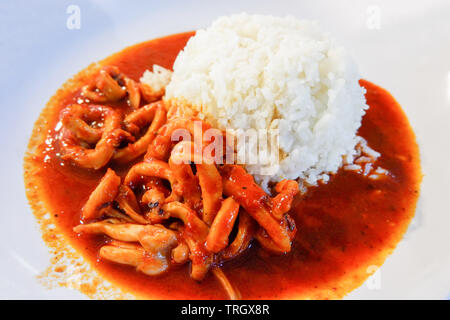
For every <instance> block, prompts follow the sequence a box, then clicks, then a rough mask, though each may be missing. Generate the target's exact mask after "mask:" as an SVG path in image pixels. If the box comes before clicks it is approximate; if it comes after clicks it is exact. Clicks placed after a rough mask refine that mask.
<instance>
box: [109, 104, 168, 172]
mask: <svg viewBox="0 0 450 320" xmlns="http://www.w3.org/2000/svg"><path fill="white" fill-rule="evenodd" d="M165 122H166V110H165V108H164V105H163V103H162V102H161V101H160V102H156V103H152V104H149V105H146V106H143V107H142V108H140V109H137V110H136V111H134V112H132V113H131V114H129V115H128V116H126V117H125V120H124V123H125V126H126V128H127V129H128V130H129V131H140V128H142V127H144V126H148V129H147V131H146V133H145V134H144V135H143V136H142V137H141V138H140V139H139V140H137V141H136V142H134V143H132V144H128V145H127V146H126V147H125V148H122V149H118V150H117V151H116V153H115V155H114V156H113V159H114V161H116V162H118V163H127V162H130V161H132V160H134V159H136V158H138V157H139V156H141V155H143V154H144V153H145V152H146V151H147V147H148V145H149V144H150V143H151V141H152V140H153V139H154V137H155V136H156V133H157V131H158V129H159V128H160V127H161V126H162V125H163V124H164V123H165Z"/></svg>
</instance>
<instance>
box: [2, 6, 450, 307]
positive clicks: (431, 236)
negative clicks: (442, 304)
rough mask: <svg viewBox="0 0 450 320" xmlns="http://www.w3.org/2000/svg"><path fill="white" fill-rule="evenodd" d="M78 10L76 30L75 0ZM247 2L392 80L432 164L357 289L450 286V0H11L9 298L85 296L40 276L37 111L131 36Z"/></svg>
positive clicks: (194, 21) (383, 293)
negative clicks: (34, 145) (315, 29)
mask: <svg viewBox="0 0 450 320" xmlns="http://www.w3.org/2000/svg"><path fill="white" fill-rule="evenodd" d="M70 5H76V6H78V8H79V9H80V13H81V24H80V29H69V28H68V27H67V19H68V17H69V16H70V14H68V13H67V9H68V7H69V6H70ZM241 11H246V12H249V13H263V14H273V15H281V16H284V15H286V14H290V15H293V16H295V17H298V18H301V19H314V20H318V21H319V22H320V23H321V25H322V26H323V28H324V29H325V30H329V31H332V33H333V34H334V36H335V37H336V38H337V39H338V40H339V42H341V43H342V44H344V45H345V46H346V47H347V48H348V50H349V51H350V52H351V53H352V54H353V56H354V57H355V59H356V61H357V62H358V64H359V66H360V71H361V75H362V77H364V78H366V79H368V80H370V81H373V82H375V83H376V84H379V85H381V86H383V87H385V88H387V89H388V90H389V91H390V92H391V93H392V94H393V95H394V96H395V97H396V99H397V100H398V101H399V102H400V104H401V105H402V106H403V108H404V109H405V111H406V113H407V115H408V117H409V120H410V122H411V123H412V125H413V127H414V130H415V132H416V135H417V138H418V141H419V144H420V150H421V156H422V167H423V172H424V174H425V177H424V180H423V184H422V193H421V197H420V201H419V205H418V209H417V213H416V218H415V219H414V221H413V223H412V225H411V226H410V228H409V231H408V233H407V234H406V236H405V238H404V240H403V241H402V242H401V243H400V244H399V246H398V247H397V249H396V250H395V252H394V254H393V255H392V256H390V257H389V258H388V260H387V261H386V263H385V264H384V265H383V267H382V268H381V269H380V270H379V272H378V274H377V275H376V278H375V279H373V278H372V279H371V280H369V281H368V282H366V283H365V284H364V285H363V286H362V287H361V288H359V289H357V290H355V291H354V292H352V293H351V294H350V295H349V296H348V298H350V299H355V298H357V299H361V298H368V299H382V298H386V299H392V298H394V299H396V298H439V299H445V298H448V297H449V294H450V275H449V270H450V254H449V253H450V248H449V244H450V231H449V230H448V227H449V225H450V224H449V222H450V212H449V205H448V204H449V202H448V201H449V199H450V166H449V160H448V159H449V158H450V157H449V156H450V151H449V147H450V142H449V141H450V140H449V139H450V123H449V121H450V60H449V57H450V45H449V43H448V39H449V36H450V19H448V18H449V17H450V3H449V2H448V1H446V0H441V1H426V2H425V1H411V0H404V1H384V0H383V1H382V0H377V1H373V0H370V1H367V0H346V1H344V0H342V1H332V0H329V1H317V0H315V1H283V0H278V1H266V0H257V1H245V0H237V1H234V0H227V1H220V2H219V1H195V0H189V1H187V0H183V1H145V2H144V1H134V2H132V1H127V2H124V1H106V0H92V1H75V0H73V1H39V2H38V1H28V0H27V1H25V0H22V1H2V2H1V3H0V58H1V62H0V75H1V77H0V90H1V93H2V94H1V97H2V98H1V102H2V104H1V119H0V121H1V126H0V135H1V140H0V141H1V146H2V148H1V157H0V170H1V177H2V183H1V192H0V197H1V201H0V203H1V224H0V298H4V299H9V298H43V299H46V298H48V299H53V298H62V299H64V298H84V296H83V295H82V294H80V293H79V292H77V291H73V290H70V289H62V288H61V289H53V290H48V289H45V288H44V287H43V286H41V285H40V284H39V283H38V281H37V280H36V275H37V274H38V273H39V272H41V271H43V270H44V269H45V268H46V267H47V266H48V265H49V259H50V255H49V253H48V249H47V248H46V246H45V245H44V243H43V241H42V240H41V235H40V232H39V230H38V226H37V223H36V222H35V220H34V216H33V215H32V213H31V210H30V208H29V206H28V204H27V200H26V197H25V192H24V186H23V178H22V159H23V156H24V152H25V149H26V146H27V143H28V139H29V136H30V133H31V129H32V127H33V123H34V121H35V120H36V119H37V117H38V115H39V112H40V110H41V109H42V108H43V106H44V105H45V103H46V101H47V100H48V99H49V98H50V97H51V96H52V95H53V93H54V92H55V91H56V89H57V88H58V87H59V86H60V85H61V84H62V83H64V81H65V80H66V79H68V78H69V77H71V76H72V75H73V74H75V73H76V72H77V71H79V70H81V69H82V68H84V67H86V66H87V65H88V64H90V63H91V62H93V61H97V60H99V59H102V58H104V57H106V56H108V55H110V54H112V53H114V52H116V51H118V50H120V49H122V48H124V47H126V46H128V45H132V44H134V43H137V42H140V41H144V40H148V39H152V38H155V37H158V36H163V35H167V34H171V33H177V32H182V31H187V30H194V29H197V28H200V27H204V26H207V25H208V24H209V23H210V22H211V21H212V20H214V19H215V18H216V17H217V16H220V15H227V14H231V13H239V12H241Z"/></svg>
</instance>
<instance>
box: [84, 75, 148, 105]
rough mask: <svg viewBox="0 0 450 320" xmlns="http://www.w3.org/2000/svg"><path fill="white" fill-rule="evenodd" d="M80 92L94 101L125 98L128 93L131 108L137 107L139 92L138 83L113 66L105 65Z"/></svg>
mask: <svg viewBox="0 0 450 320" xmlns="http://www.w3.org/2000/svg"><path fill="white" fill-rule="evenodd" d="M81 93H82V95H83V96H85V97H86V98H88V99H90V100H92V101H95V102H101V103H105V102H114V101H118V100H121V99H123V98H125V96H126V95H127V94H128V100H129V104H130V106H131V107H132V108H134V109H137V108H139V104H140V102H141V92H140V88H139V86H138V84H137V83H136V82H135V81H134V80H132V79H130V78H128V77H126V76H124V75H123V74H122V73H120V71H119V69H118V68H117V67H114V66H106V67H103V68H102V69H101V70H100V73H99V75H98V76H97V78H96V80H95V81H94V82H93V83H91V84H89V85H86V86H84V87H83V88H82V90H81Z"/></svg>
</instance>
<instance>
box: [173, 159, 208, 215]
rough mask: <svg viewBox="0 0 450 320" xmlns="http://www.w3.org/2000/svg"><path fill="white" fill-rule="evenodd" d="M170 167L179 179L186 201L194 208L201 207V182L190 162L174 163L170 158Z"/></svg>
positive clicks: (181, 191)
mask: <svg viewBox="0 0 450 320" xmlns="http://www.w3.org/2000/svg"><path fill="white" fill-rule="evenodd" d="M169 167H170V169H172V172H173V174H174V176H175V179H176V180H177V183H178V187H179V190H180V193H181V194H182V196H183V200H184V202H185V203H186V204H187V205H188V206H189V207H191V208H194V210H199V209H201V206H202V197H201V191H200V184H199V182H198V177H196V176H195V175H194V173H193V172H192V168H191V166H190V165H189V164H185V163H182V164H174V163H173V161H171V159H169Z"/></svg>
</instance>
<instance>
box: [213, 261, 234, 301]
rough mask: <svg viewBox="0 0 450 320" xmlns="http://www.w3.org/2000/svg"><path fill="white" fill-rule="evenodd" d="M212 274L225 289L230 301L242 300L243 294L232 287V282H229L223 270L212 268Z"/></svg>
mask: <svg viewBox="0 0 450 320" xmlns="http://www.w3.org/2000/svg"><path fill="white" fill-rule="evenodd" d="M212 273H213V274H214V276H215V277H216V278H217V280H219V282H220V284H221V285H222V287H223V288H224V289H225V291H226V293H227V295H228V297H229V298H230V300H239V299H241V293H240V292H239V291H238V290H237V289H236V288H234V287H233V286H232V285H231V283H230V281H229V280H228V278H227V276H226V275H225V273H224V272H223V271H222V269H221V268H217V267H215V268H212Z"/></svg>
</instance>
